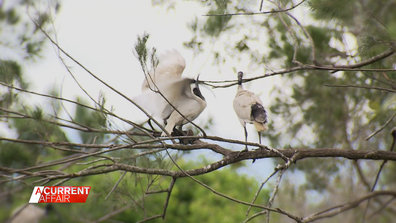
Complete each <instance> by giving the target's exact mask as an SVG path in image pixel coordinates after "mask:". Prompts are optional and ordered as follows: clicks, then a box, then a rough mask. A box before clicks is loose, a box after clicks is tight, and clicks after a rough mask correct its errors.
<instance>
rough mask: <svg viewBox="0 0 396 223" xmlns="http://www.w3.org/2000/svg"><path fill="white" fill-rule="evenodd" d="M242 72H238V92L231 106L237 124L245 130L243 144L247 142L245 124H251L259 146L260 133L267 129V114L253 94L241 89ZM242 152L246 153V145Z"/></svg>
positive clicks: (261, 103)
mask: <svg viewBox="0 0 396 223" xmlns="http://www.w3.org/2000/svg"><path fill="white" fill-rule="evenodd" d="M242 78H243V72H242V71H239V72H238V90H237V93H236V95H235V98H234V101H233V106H234V110H235V113H236V114H237V116H238V119H239V122H240V123H241V125H242V126H243V128H244V130H245V142H247V136H248V133H247V130H246V123H249V124H253V125H254V127H255V128H256V130H257V131H258V136H259V143H260V144H261V131H265V130H266V129H267V125H266V123H267V112H266V111H265V109H264V107H263V102H261V100H260V98H259V97H258V96H257V95H255V94H254V93H253V92H250V91H247V90H244V89H243V87H242ZM243 151H248V148H247V145H245V149H244V150H243Z"/></svg>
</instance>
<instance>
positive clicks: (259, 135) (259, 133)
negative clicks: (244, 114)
mask: <svg viewBox="0 0 396 223" xmlns="http://www.w3.org/2000/svg"><path fill="white" fill-rule="evenodd" d="M258 137H259V144H260V145H261V132H260V131H258Z"/></svg>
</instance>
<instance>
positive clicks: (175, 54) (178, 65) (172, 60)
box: [155, 49, 186, 77]
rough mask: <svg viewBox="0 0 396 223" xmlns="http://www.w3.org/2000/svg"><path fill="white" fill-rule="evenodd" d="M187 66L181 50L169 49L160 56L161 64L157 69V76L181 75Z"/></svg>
mask: <svg viewBox="0 0 396 223" xmlns="http://www.w3.org/2000/svg"><path fill="white" fill-rule="evenodd" d="M185 67H186V60H185V59H184V58H183V56H182V55H181V54H180V53H179V51H177V50H175V49H172V50H167V51H166V52H165V54H163V55H161V56H160V58H159V64H158V66H157V68H156V69H155V74H156V76H164V75H165V76H168V77H169V76H174V77H181V76H182V73H183V71H184V68H185Z"/></svg>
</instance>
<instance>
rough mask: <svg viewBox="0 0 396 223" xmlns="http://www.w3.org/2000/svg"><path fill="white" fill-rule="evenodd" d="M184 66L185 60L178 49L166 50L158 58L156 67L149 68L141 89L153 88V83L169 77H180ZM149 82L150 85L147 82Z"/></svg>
mask: <svg viewBox="0 0 396 223" xmlns="http://www.w3.org/2000/svg"><path fill="white" fill-rule="evenodd" d="M185 67H186V60H184V58H183V56H182V55H181V54H180V53H179V51H177V50H175V49H173V50H167V51H166V52H165V53H164V54H162V55H161V56H160V58H159V63H158V66H157V67H156V68H153V69H151V70H150V72H149V75H150V76H148V77H146V78H145V79H144V81H143V84H142V91H144V90H146V89H149V88H151V89H155V86H154V84H152V83H153V81H154V83H155V84H159V83H161V82H166V81H168V80H169V79H175V80H176V79H180V78H181V76H182V73H183V71H184V68H185ZM148 83H150V85H149V84H148Z"/></svg>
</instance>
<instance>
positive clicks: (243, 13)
mask: <svg viewBox="0 0 396 223" xmlns="http://www.w3.org/2000/svg"><path fill="white" fill-rule="evenodd" d="M305 1H306V0H302V1H301V2H300V3H298V4H296V5H293V6H292V7H290V8H288V9H284V10H271V11H266V12H242V13H229V14H210V15H209V14H208V15H203V16H237V15H260V14H272V13H280V12H287V11H290V10H293V9H295V8H297V7H298V6H299V5H301V4H302V3H304V2H305ZM260 11H261V6H260Z"/></svg>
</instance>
